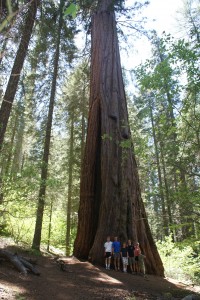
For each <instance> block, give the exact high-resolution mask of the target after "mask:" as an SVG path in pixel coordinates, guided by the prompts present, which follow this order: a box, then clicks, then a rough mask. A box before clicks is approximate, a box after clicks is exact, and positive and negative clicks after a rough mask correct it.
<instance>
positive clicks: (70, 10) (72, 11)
mask: <svg viewBox="0 0 200 300" xmlns="http://www.w3.org/2000/svg"><path fill="white" fill-rule="evenodd" d="M78 10H79V6H78V5H77V4H74V3H71V4H70V5H69V6H68V7H67V8H66V9H65V10H64V15H70V16H72V18H73V19H75V18H76V15H77V12H78Z"/></svg>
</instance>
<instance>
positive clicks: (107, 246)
mask: <svg viewBox="0 0 200 300" xmlns="http://www.w3.org/2000/svg"><path fill="white" fill-rule="evenodd" d="M104 250H105V265H106V270H110V260H111V253H112V242H111V240H110V237H109V236H108V237H107V242H105V244H104Z"/></svg>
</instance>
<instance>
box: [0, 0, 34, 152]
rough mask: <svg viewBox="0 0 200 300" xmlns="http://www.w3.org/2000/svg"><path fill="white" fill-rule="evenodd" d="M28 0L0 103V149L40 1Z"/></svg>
mask: <svg viewBox="0 0 200 300" xmlns="http://www.w3.org/2000/svg"><path fill="white" fill-rule="evenodd" d="M29 2H30V3H29V8H28V11H27V15H26V19H25V22H24V28H23V32H22V37H21V41H20V44H19V48H18V51H17V54H16V57H15V61H14V65H13V68H12V71H11V75H10V78H9V81H8V85H7V88H6V92H5V96H4V98H3V102H2V104H1V109H0V151H1V149H2V145H3V141H4V136H5V132H6V128H7V124H8V120H9V117H10V113H11V110H12V104H13V101H14V98H15V94H16V91H17V86H18V82H19V78H20V74H21V70H22V67H23V64H24V60H25V57H26V53H27V50H28V45H29V41H30V38H31V34H32V30H33V25H34V21H35V17H36V13H37V7H38V5H39V3H40V0H34V1H32V0H30V1H29Z"/></svg>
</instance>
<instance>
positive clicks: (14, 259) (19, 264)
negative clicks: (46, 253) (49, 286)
mask: <svg viewBox="0 0 200 300" xmlns="http://www.w3.org/2000/svg"><path fill="white" fill-rule="evenodd" d="M0 257H3V258H4V259H6V260H8V261H9V262H10V263H11V264H12V265H13V266H14V267H15V268H16V269H17V270H18V271H19V272H20V273H22V274H23V275H27V273H28V271H31V272H32V273H33V274H35V275H40V273H39V272H38V271H37V270H36V268H35V267H34V266H33V265H32V264H31V263H30V262H28V261H27V260H26V259H24V258H23V257H21V256H18V255H17V254H16V253H15V254H13V253H11V252H10V251H8V250H0Z"/></svg>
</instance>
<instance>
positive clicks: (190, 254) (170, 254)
mask: <svg viewBox="0 0 200 300" xmlns="http://www.w3.org/2000/svg"><path fill="white" fill-rule="evenodd" d="M197 245H198V247H199V245H200V243H199V242H197V241H192V240H190V244H185V245H184V244H183V243H180V244H178V243H174V242H173V241H172V236H168V237H166V238H165V240H164V241H162V242H161V241H160V242H157V247H158V250H159V253H160V255H161V259H162V262H163V264H164V269H165V275H166V276H167V277H171V278H174V279H178V280H180V281H185V282H187V283H193V284H199V283H200V272H199V270H200V256H199V252H195V250H194V248H196V247H197Z"/></svg>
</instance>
